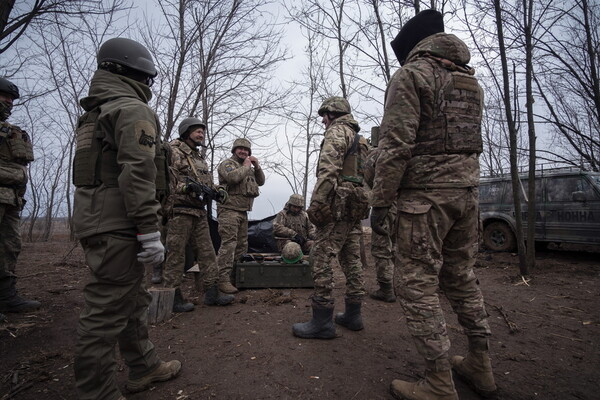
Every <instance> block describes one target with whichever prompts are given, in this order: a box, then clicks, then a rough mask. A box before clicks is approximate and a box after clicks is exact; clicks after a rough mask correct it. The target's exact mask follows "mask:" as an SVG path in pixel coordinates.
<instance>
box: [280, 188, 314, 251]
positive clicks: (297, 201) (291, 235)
mask: <svg viewBox="0 0 600 400" xmlns="http://www.w3.org/2000/svg"><path fill="white" fill-rule="evenodd" d="M315 235H316V228H315V226H314V225H313V224H312V222H310V221H309V220H308V214H307V213H306V211H304V197H303V196H301V195H299V194H293V195H291V196H290V199H289V200H288V202H287V203H286V204H285V206H284V207H283V210H281V211H279V212H278V213H277V215H276V216H275V220H274V221H273V236H274V237H275V240H276V241H277V248H278V249H279V251H282V250H283V248H284V247H285V245H286V244H288V243H289V242H296V243H298V244H299V245H300V247H301V249H302V251H303V252H304V254H308V253H309V252H310V249H312V247H313V244H314V242H315Z"/></svg>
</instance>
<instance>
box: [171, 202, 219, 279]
mask: <svg viewBox="0 0 600 400" xmlns="http://www.w3.org/2000/svg"><path fill="white" fill-rule="evenodd" d="M188 242H189V243H190V244H191V246H192V250H193V251H194V255H195V256H196V262H197V263H198V268H199V269H200V272H201V273H202V272H204V281H203V285H204V288H209V287H211V286H214V285H216V284H217V281H218V277H219V274H218V270H217V258H216V256H215V249H214V247H213V244H212V240H211V238H210V231H209V229H208V220H207V219H206V212H202V213H201V215H200V216H196V215H189V214H179V213H176V214H175V215H174V217H173V218H172V219H170V220H169V222H168V224H167V259H166V260H165V266H164V271H163V278H164V286H165V287H171V288H178V287H179V286H181V280H182V276H183V267H184V265H185V246H186V244H187V243H188Z"/></svg>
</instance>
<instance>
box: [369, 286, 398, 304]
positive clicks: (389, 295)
mask: <svg viewBox="0 0 600 400" xmlns="http://www.w3.org/2000/svg"><path fill="white" fill-rule="evenodd" d="M369 297H371V298H372V299H374V300H379V301H385V302H386V303H395V302H396V295H395V294H394V286H393V285H392V284H391V283H380V284H379V289H377V291H375V292H373V293H371V294H370V295H369Z"/></svg>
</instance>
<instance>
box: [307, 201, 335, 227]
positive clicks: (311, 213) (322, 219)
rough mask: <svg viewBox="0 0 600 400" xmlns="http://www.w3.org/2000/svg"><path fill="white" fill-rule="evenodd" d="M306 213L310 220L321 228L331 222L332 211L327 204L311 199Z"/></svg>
mask: <svg viewBox="0 0 600 400" xmlns="http://www.w3.org/2000/svg"><path fill="white" fill-rule="evenodd" d="M306 213H307V214H308V219H309V220H310V222H312V223H313V224H315V226H316V227H318V228H322V227H324V226H325V225H327V224H329V223H332V222H333V212H331V208H330V207H329V204H326V203H317V202H316V201H313V202H312V203H310V207H308V209H307V210H306Z"/></svg>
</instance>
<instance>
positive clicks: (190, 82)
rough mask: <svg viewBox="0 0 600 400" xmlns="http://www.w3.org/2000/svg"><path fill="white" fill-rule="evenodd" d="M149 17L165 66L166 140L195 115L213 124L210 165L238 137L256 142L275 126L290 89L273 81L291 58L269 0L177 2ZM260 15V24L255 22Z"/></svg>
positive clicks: (153, 45) (149, 32)
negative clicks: (155, 17) (180, 123)
mask: <svg viewBox="0 0 600 400" xmlns="http://www.w3.org/2000/svg"><path fill="white" fill-rule="evenodd" d="M159 4H160V9H161V13H162V15H161V16H160V19H159V20H158V21H150V20H149V21H148V22H147V24H146V28H145V32H144V34H143V36H144V40H145V41H146V43H147V44H148V46H149V48H150V49H151V51H152V52H153V54H154V56H155V60H156V62H157V65H158V69H159V73H160V76H159V82H158V87H157V89H156V90H155V92H156V93H157V99H156V104H157V111H158V113H159V115H161V116H163V117H164V118H165V120H166V124H165V132H164V137H165V139H167V140H168V139H169V138H170V137H171V136H172V134H173V129H174V126H175V124H176V122H177V121H178V120H180V119H181V118H183V117H187V116H190V115H193V116H198V117H199V118H200V119H201V120H203V121H205V122H206V125H207V127H208V130H207V139H206V142H207V147H208V151H209V152H210V155H209V156H210V158H211V161H212V162H211V163H210V164H211V165H213V166H214V164H215V163H214V161H215V154H216V152H217V151H219V150H220V151H221V153H222V154H226V152H227V151H228V150H229V146H230V143H231V140H232V139H233V138H234V137H239V136H243V137H247V138H249V139H251V140H252V141H255V140H256V139H258V138H260V137H264V136H265V135H266V134H267V133H268V132H270V131H271V130H272V129H273V127H274V126H275V124H274V122H273V119H272V117H273V115H274V114H275V113H277V112H278V111H279V110H280V109H281V107H282V105H283V104H284V103H285V101H286V95H287V93H286V92H285V91H282V90H280V88H278V87H277V86H276V85H275V84H274V83H273V79H272V77H273V75H274V69H275V68H276V67H277V66H278V65H279V64H280V63H281V62H282V61H284V60H285V59H286V57H287V56H286V52H285V50H283V49H282V47H281V45H280V40H281V37H282V34H283V33H282V32H281V30H279V29H278V28H277V26H276V25H275V23H274V21H269V18H268V16H269V14H268V6H269V5H271V4H272V2H271V1H270V0H246V1H242V0H226V1H223V0H208V1H202V2H198V1H192V0H179V1H176V0H171V1H161V2H159ZM257 20H261V21H262V23H261V24H257V23H256V21H257Z"/></svg>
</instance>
